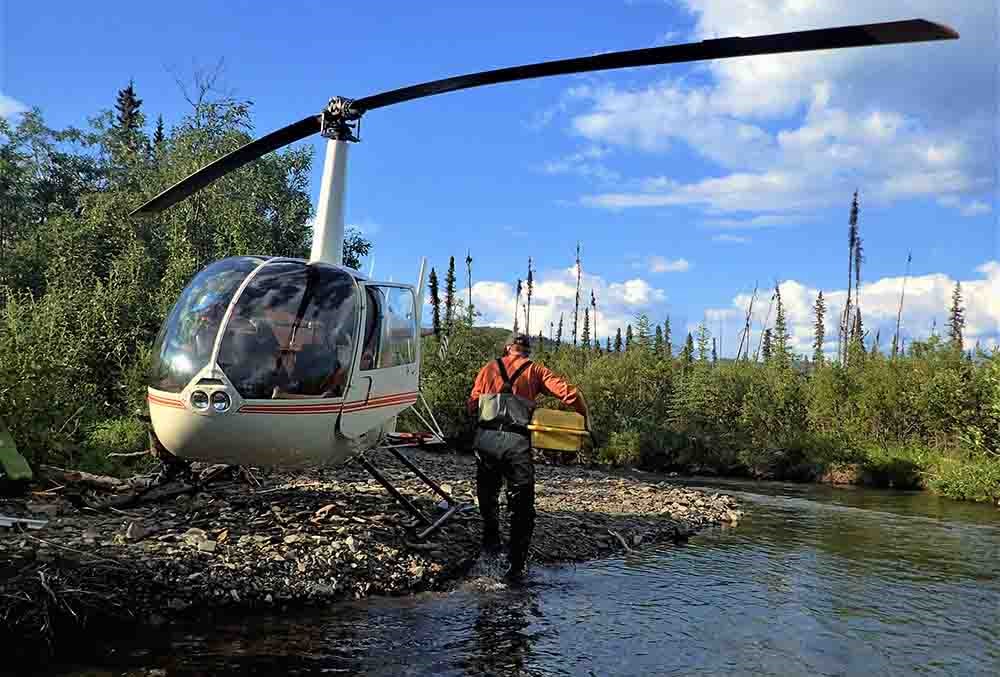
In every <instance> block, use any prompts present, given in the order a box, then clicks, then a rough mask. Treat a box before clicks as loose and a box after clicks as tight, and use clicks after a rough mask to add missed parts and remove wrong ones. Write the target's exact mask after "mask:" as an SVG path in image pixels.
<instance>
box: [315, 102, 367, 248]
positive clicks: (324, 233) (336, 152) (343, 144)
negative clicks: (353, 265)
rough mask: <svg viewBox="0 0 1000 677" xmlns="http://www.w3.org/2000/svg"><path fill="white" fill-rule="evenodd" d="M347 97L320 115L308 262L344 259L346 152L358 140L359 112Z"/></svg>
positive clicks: (329, 106) (331, 104)
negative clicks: (319, 169) (321, 143)
mask: <svg viewBox="0 0 1000 677" xmlns="http://www.w3.org/2000/svg"><path fill="white" fill-rule="evenodd" d="M352 103H353V101H352V100H351V99H345V98H343V97H339V96H337V97H334V98H332V99H330V103H329V104H327V107H326V109H325V110H324V111H323V114H322V126H321V127H320V134H321V135H322V136H324V137H326V139H327V142H326V157H325V159H324V160H323V178H322V179H321V181H320V188H319V201H318V203H317V204H316V222H315V225H314V227H313V242H312V253H311V254H310V255H309V262H310V263H314V262H321V263H332V264H334V265H337V266H340V265H343V262H344V198H345V194H346V189H347V152H348V148H349V145H348V144H350V143H351V142H355V141H358V137H357V128H358V122H359V121H360V119H361V113H359V112H357V111H356V110H355V109H354V108H353V107H352V105H351V104H352Z"/></svg>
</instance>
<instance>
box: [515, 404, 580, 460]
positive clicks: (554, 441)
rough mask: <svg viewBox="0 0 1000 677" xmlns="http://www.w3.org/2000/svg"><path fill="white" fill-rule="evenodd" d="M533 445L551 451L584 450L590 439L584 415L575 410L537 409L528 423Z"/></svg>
mask: <svg viewBox="0 0 1000 677" xmlns="http://www.w3.org/2000/svg"><path fill="white" fill-rule="evenodd" d="M528 430H530V431H531V446H533V447H534V448H536V449H546V450H551V451H582V450H583V448H584V446H585V445H586V444H587V443H589V441H590V433H589V432H587V429H586V427H585V426H584V420H583V416H581V415H580V414H578V413H576V412H575V411H559V410H558V409H536V410H535V413H534V415H533V416H532V417H531V423H530V424H529V425H528Z"/></svg>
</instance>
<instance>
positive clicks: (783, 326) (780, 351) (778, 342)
mask: <svg viewBox="0 0 1000 677" xmlns="http://www.w3.org/2000/svg"><path fill="white" fill-rule="evenodd" d="M774 297H775V300H776V301H777V306H778V314H777V317H776V318H775V320H774V336H773V337H772V338H773V339H774V346H773V350H774V356H775V358H776V359H777V361H778V364H780V365H782V366H788V364H789V362H790V361H791V359H790V357H791V355H790V353H789V351H790V348H791V347H790V346H789V340H790V336H789V335H788V325H787V323H786V322H785V307H784V305H783V304H782V303H781V288H780V287H777V286H776V287H775V288H774Z"/></svg>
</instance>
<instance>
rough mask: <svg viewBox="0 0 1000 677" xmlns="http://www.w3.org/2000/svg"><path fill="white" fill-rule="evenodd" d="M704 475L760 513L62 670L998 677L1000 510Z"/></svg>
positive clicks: (245, 622) (122, 647)
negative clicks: (648, 542)
mask: <svg viewBox="0 0 1000 677" xmlns="http://www.w3.org/2000/svg"><path fill="white" fill-rule="evenodd" d="M685 483H686V484H691V483H692V482H691V481H690V480H685ZM702 485H703V486H710V487H715V488H718V489H720V490H722V491H725V492H728V493H731V494H734V495H736V496H737V497H738V498H739V499H740V500H741V502H743V503H744V509H745V510H746V511H747V518H746V519H745V520H744V521H743V522H742V523H741V524H740V525H739V526H738V527H736V528H726V529H715V530H711V531H707V532H703V533H701V534H700V535H698V536H696V537H695V538H692V539H691V541H690V542H689V543H687V544H685V545H664V546H652V547H647V548H641V549H639V550H636V551H634V552H632V553H629V554H626V555H624V556H622V557H616V558H611V559H607V560H604V561H599V562H593V563H588V564H585V565H580V566H576V567H564V568H554V569H535V570H534V571H533V572H532V575H531V577H530V579H529V581H528V582H527V584H526V585H525V586H523V587H519V588H505V587H503V586H499V585H497V584H496V583H494V582H493V581H492V579H489V578H484V577H477V578H474V579H473V580H471V581H467V582H464V583H462V584H461V585H460V586H459V587H458V588H457V589H455V590H453V591H450V592H446V593H433V594H423V595H418V596H414V597H408V598H398V599H367V600H361V601H358V602H352V603H345V604H341V605H337V606H333V607H331V608H330V609H328V610H325V611H322V612H318V611H316V610H312V611H309V612H298V613H289V614H280V615H278V614H276V615H255V616H249V617H247V616H242V617H239V618H232V619H228V620H222V621H218V622H216V623H215V624H213V625H212V627H205V626H204V625H203V624H202V625H198V626H195V627H187V628H185V627H175V628H170V629H169V630H166V631H164V630H158V631H156V632H153V633H147V632H143V633H142V634H141V635H139V636H136V637H134V638H127V639H120V640H116V641H113V642H107V643H104V644H102V645H101V648H100V650H99V656H98V657H96V658H93V659H88V660H87V661H86V663H87V664H86V665H82V666H81V665H76V666H66V667H64V668H63V669H62V673H63V674H70V675H76V676H78V677H79V676H82V675H121V674H136V675H138V674H151V673H152V674H167V675H194V674H232V675H236V674H250V673H251V672H252V673H256V674H272V673H274V674H278V673H280V674H286V675H289V674H331V675H337V674H368V675H385V676H388V675H393V676H396V675H483V674H487V675H673V674H678V675H702V674H703V675H718V674H740V675H912V674H921V675H998V674H1000V511H997V510H996V509H995V508H993V507H991V506H986V505H973V504H963V503H955V502H951V501H948V500H944V499H939V498H936V497H934V496H931V495H929V494H923V493H892V492H883V491H876V490H871V489H860V488H829V487H822V486H816V485H794V484H779V483H754V482H739V481H732V482H730V481H705V482H703V483H702ZM164 671H165V672H164Z"/></svg>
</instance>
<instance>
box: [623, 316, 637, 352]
mask: <svg viewBox="0 0 1000 677" xmlns="http://www.w3.org/2000/svg"><path fill="white" fill-rule="evenodd" d="M634 340H635V335H634V334H633V333H632V325H631V323H630V324H628V325H626V326H625V351H626V352H628V351H629V350H631V349H632V342H633V341H634Z"/></svg>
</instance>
